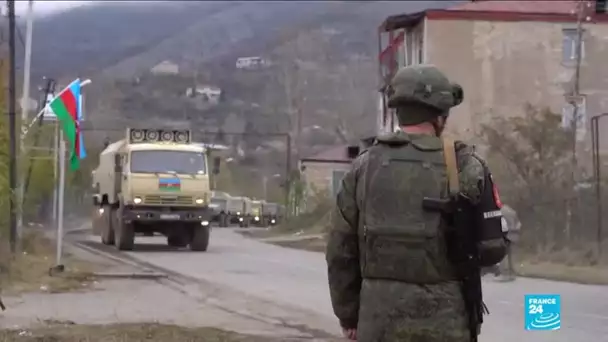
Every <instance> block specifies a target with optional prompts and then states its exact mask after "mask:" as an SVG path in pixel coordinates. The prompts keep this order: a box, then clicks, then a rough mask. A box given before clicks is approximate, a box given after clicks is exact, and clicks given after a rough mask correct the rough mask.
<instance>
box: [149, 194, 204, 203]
mask: <svg viewBox="0 0 608 342" xmlns="http://www.w3.org/2000/svg"><path fill="white" fill-rule="evenodd" d="M192 203H193V198H192V196H163V195H148V196H145V197H144V204H166V205H192Z"/></svg>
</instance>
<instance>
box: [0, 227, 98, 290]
mask: <svg viewBox="0 0 608 342" xmlns="http://www.w3.org/2000/svg"><path fill="white" fill-rule="evenodd" d="M0 257H1V258H2V260H1V262H2V265H0V271H2V270H4V271H3V272H0V286H1V288H2V292H3V294H4V295H16V294H19V293H24V292H32V291H34V292H36V291H42V292H48V293H61V292H68V291H81V290H86V289H87V288H89V287H90V286H91V284H93V282H94V281H95V276H94V273H95V272H97V271H100V270H102V269H104V268H105V267H107V264H104V263H103V262H93V261H91V260H83V259H81V258H78V257H75V256H74V255H72V254H71V253H69V252H67V253H64V255H63V258H62V262H63V264H64V267H65V271H64V272H61V273H57V274H53V275H52V276H51V274H50V273H49V270H50V269H51V268H52V267H53V266H56V265H55V259H56V257H55V246H54V241H52V240H50V239H48V238H46V237H45V236H44V235H43V234H42V233H41V232H38V231H33V232H27V233H26V234H24V237H23V246H22V253H19V254H18V255H16V256H14V257H11V256H9V255H8V254H7V255H4V256H0Z"/></svg>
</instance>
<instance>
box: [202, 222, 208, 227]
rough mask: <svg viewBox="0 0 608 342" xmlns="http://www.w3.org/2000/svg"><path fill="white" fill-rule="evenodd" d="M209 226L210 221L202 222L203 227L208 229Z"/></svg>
mask: <svg viewBox="0 0 608 342" xmlns="http://www.w3.org/2000/svg"><path fill="white" fill-rule="evenodd" d="M208 225H209V221H202V222H201V226H204V227H206V226H208Z"/></svg>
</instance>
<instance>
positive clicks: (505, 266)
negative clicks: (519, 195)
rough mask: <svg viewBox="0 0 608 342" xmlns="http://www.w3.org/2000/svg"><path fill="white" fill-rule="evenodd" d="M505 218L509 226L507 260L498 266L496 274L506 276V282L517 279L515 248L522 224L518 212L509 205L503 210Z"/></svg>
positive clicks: (507, 230)
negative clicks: (514, 263) (514, 257)
mask: <svg viewBox="0 0 608 342" xmlns="http://www.w3.org/2000/svg"><path fill="white" fill-rule="evenodd" d="M501 211H502V215H503V218H504V220H505V223H506V225H507V229H506V235H507V241H508V244H507V248H508V249H507V258H505V260H503V261H502V262H501V263H500V264H498V265H497V270H496V272H495V273H496V274H497V275H503V276H505V280H514V279H515V267H514V265H513V247H514V244H516V243H517V242H518V241H519V236H520V233H521V222H520V221H519V217H517V212H516V211H515V210H514V209H513V208H511V207H510V206H508V205H506V204H505V205H503V207H502V208H501Z"/></svg>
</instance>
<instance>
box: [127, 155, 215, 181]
mask: <svg viewBox="0 0 608 342" xmlns="http://www.w3.org/2000/svg"><path fill="white" fill-rule="evenodd" d="M131 172H134V173H172V172H175V173H184V174H198V175H203V174H206V173H207V165H206V164H205V154H204V153H201V152H186V151H133V152H131Z"/></svg>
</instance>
